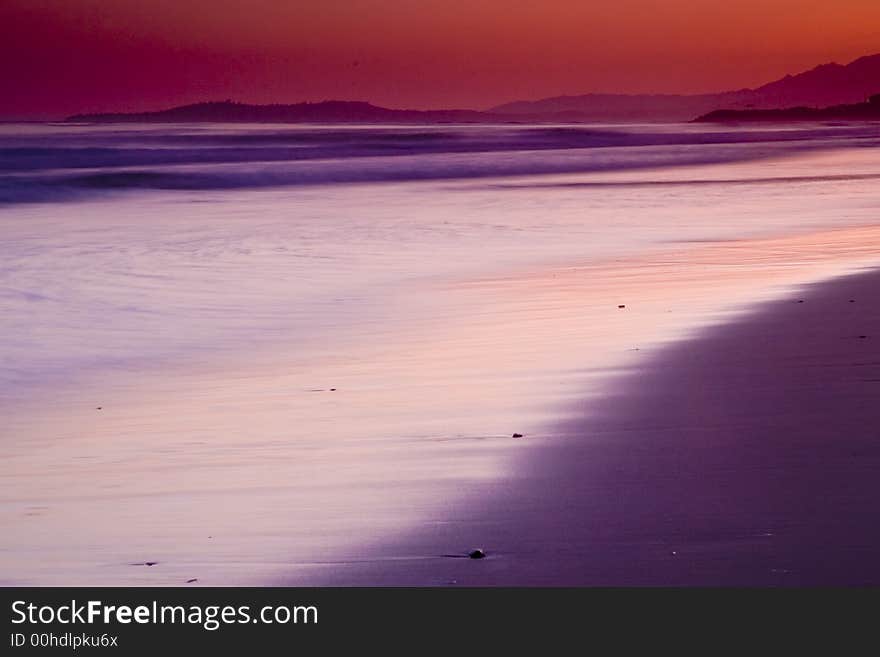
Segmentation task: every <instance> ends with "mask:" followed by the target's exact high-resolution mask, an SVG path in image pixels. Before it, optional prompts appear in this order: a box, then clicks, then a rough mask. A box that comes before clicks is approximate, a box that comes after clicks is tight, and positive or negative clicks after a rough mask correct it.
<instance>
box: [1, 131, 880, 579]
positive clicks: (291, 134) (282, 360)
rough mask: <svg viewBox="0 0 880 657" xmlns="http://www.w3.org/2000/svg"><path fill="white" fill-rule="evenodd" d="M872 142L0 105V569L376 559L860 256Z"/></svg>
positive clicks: (113, 572)
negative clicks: (114, 113) (117, 118)
mask: <svg viewBox="0 0 880 657" xmlns="http://www.w3.org/2000/svg"><path fill="white" fill-rule="evenodd" d="M878 145H880V126H878V125H876V124H841V125H803V124H802V125H793V126H748V127H735V126H712V125H707V124H699V125H694V124H687V125H677V124H676V125H590V126H581V125H564V126H529V125H504V126H459V125H438V126H299V125H293V126H287V125H158V124H157V125H111V124H108V125H77V124H6V125H2V126H0V236H2V237H0V317H2V321H0V417H2V423H0V453H2V455H3V462H4V468H3V472H2V477H0V533H2V534H3V536H4V541H3V545H2V548H0V581H2V583H4V584H37V585H39V584H72V585H76V584H95V585H99V584H117V585H124V584H157V585H177V584H184V583H185V582H187V581H188V580H191V579H197V580H198V583H200V584H214V585H226V584H253V585H261V584H271V583H273V582H276V581H279V579H280V578H287V579H288V580H289V579H290V578H293V579H294V580H295V581H297V582H301V583H306V584H307V583H311V582H314V581H320V579H321V573H322V572H325V571H326V569H327V568H332V567H333V564H334V563H342V562H344V563H350V562H352V561H357V560H359V559H365V558H375V557H374V556H369V557H367V556H365V555H367V554H370V555H373V554H374V551H372V550H368V549H367V548H368V547H370V546H373V547H375V546H376V545H381V543H382V541H383V539H386V538H387V537H389V536H393V535H395V534H396V533H399V532H403V531H413V530H414V528H415V529H417V528H418V527H419V526H420V525H423V524H424V523H431V522H435V521H436V520H435V519H436V518H437V517H438V516H439V512H440V511H442V510H443V509H445V508H447V507H448V505H449V504H450V503H452V502H453V501H456V500H458V501H460V500H462V499H467V498H468V496H469V495H474V494H476V493H477V492H479V494H480V495H485V494H491V491H492V489H493V482H499V481H504V480H505V478H509V477H512V476H515V472H516V468H517V463H518V462H519V461H520V460H521V459H523V458H528V454H529V451H530V450H534V449H540V446H541V444H542V441H551V440H553V439H554V432H553V426H554V425H555V424H556V423H559V422H561V421H563V420H564V419H565V418H566V417H567V416H568V415H569V414H570V413H572V412H573V409H574V408H577V409H579V411H580V409H582V408H583V407H584V405H585V404H586V405H588V404H589V403H591V400H600V399H601V395H602V391H603V389H604V387H605V386H606V385H607V383H608V382H609V381H611V380H613V379H614V377H616V376H618V375H620V374H621V373H623V372H630V371H632V370H633V369H634V368H638V367H639V363H640V362H643V361H644V359H649V358H651V357H652V354H655V353H657V352H658V351H659V350H660V349H662V348H663V346H664V345H668V344H670V343H671V342H675V341H680V340H683V339H686V338H688V337H689V336H692V335H695V334H697V333H699V331H701V330H703V329H704V328H705V327H707V326H712V325H715V324H718V323H722V322H725V321H728V320H729V319H730V318H732V317H736V316H739V315H741V314H743V313H748V312H749V308H751V307H753V306H754V304H756V303H758V302H760V301H767V300H768V299H776V298H780V299H782V298H787V297H788V296H791V295H793V294H796V291H797V289H798V286H800V285H803V284H805V283H808V282H812V281H816V280H822V279H825V278H831V277H834V276H837V275H840V274H844V273H848V272H851V271H855V270H857V269H859V268H862V267H866V266H872V265H876V264H877V263H878V261H880V253H878V252H877V250H876V248H875V247H874V245H876V244H877V243H878V241H877V238H878V236H880V224H878V220H877V208H878V207H880V185H878V184H877V182H878V179H880V151H878V148H877V147H878ZM597 403H598V402H597ZM514 433H520V434H523V437H522V438H513V437H512V436H513V434H514ZM463 521H464V520H463ZM464 547H467V546H464ZM454 549H456V546H438V554H440V553H444V552H446V551H449V550H454ZM433 556H436V555H431V554H428V555H396V554H391V555H388V557H387V558H393V559H397V558H417V559H421V558H432V557H433ZM148 562H149V563H153V564H154V565H150V566H147V565H144V564H146V563H148Z"/></svg>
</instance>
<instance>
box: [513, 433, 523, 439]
mask: <svg viewBox="0 0 880 657" xmlns="http://www.w3.org/2000/svg"><path fill="white" fill-rule="evenodd" d="M522 437H523V435H522V434H521V433H515V434H513V438H522Z"/></svg>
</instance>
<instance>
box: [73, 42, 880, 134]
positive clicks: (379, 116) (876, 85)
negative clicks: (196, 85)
mask: <svg viewBox="0 0 880 657" xmlns="http://www.w3.org/2000/svg"><path fill="white" fill-rule="evenodd" d="M877 92H880V54H877V55H870V56H867V57H861V58H860V59H857V60H855V61H853V62H851V63H849V64H847V65H846V66H841V65H840V64H823V65H822V66H817V67H816V68H814V69H812V70H810V71H806V72H804V73H800V74H798V75H787V76H785V77H784V78H782V79H780V80H776V81H775V82H770V83H768V84H765V85H763V86H761V87H758V88H756V89H740V90H738V91H725V92H721V93H715V94H698V95H690V96H688V95H674V94H666V95H664V94H652V95H625V94H587V95H583V96H557V97H555V98H545V99H543V100H535V101H517V102H513V103H506V104H504V105H499V106H497V107H494V108H492V109H490V110H488V111H485V112H481V111H477V110H462V109H439V110H405V109H404V110H401V109H389V108H387V107H379V106H377V105H372V104H370V103H366V102H359V101H340V100H328V101H323V102H319V103H297V104H294V105H248V104H245V103H236V102H233V101H222V102H209V103H196V104H194V105H184V106H182V107H174V108H172V109H167V110H161V111H157V112H141V113H135V114H126V113H116V114H79V115H76V116H71V117H69V118H68V119H67V120H68V121H81V122H82V121H87V122H102V123H108V122H163V123H173V122H209V121H210V122H255V123H409V124H428V123H569V122H570V123H578V122H589V121H608V122H627V121H690V120H692V119H694V117H698V116H699V117H703V116H705V115H707V114H709V113H711V112H713V111H715V110H774V109H786V108H791V107H806V108H820V107H828V106H834V105H851V104H858V103H862V102H863V101H864V100H865V99H866V98H868V96H870V95H872V94H876V93H877Z"/></svg>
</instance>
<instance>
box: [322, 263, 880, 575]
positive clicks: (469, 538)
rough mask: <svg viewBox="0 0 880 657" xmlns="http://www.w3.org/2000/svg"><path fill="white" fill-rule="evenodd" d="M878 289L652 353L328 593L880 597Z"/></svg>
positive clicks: (845, 282) (815, 291)
mask: <svg viewBox="0 0 880 657" xmlns="http://www.w3.org/2000/svg"><path fill="white" fill-rule="evenodd" d="M878 286H880V272H878V271H877V270H873V271H868V272H865V273H860V274H854V275H850V276H845V277H842V278H838V279H834V280H832V281H829V282H823V283H816V284H811V285H808V286H804V287H802V288H797V289H795V290H792V293H791V294H790V295H787V296H785V297H783V298H780V299H777V300H774V301H772V302H768V303H764V304H761V305H759V306H757V307H755V308H754V309H753V310H752V311H750V312H749V313H748V314H747V315H746V316H744V317H742V318H741V319H738V320H735V321H733V322H730V323H728V324H724V325H721V326H717V327H714V328H711V329H708V330H706V331H705V332H702V333H701V334H700V335H698V336H695V337H694V338H692V339H690V340H686V341H683V342H681V343H676V344H674V345H670V346H669V347H666V348H664V349H661V350H660V351H659V352H658V353H657V354H656V355H654V356H652V357H650V358H649V359H648V360H647V362H646V363H645V364H644V365H640V366H635V367H633V368H632V369H631V371H629V372H627V373H626V374H623V375H621V376H619V377H617V379H616V380H615V382H614V384H613V385H612V386H610V388H611V391H610V392H609V393H608V395H607V396H605V397H603V398H602V399H601V400H597V401H596V402H594V403H591V404H585V405H584V407H583V409H582V417H581V418H580V419H577V418H575V419H573V420H572V421H570V422H567V423H565V424H564V425H562V426H560V427H558V428H557V429H556V430H555V431H554V432H552V433H551V434H549V435H545V436H540V437H523V438H522V440H530V439H535V440H537V442H538V443H539V446H536V447H534V448H533V449H530V450H528V452H527V453H526V454H525V455H523V457H522V459H521V462H520V463H519V464H518V466H517V468H516V469H515V472H516V473H517V475H516V476H514V477H512V478H511V479H509V480H507V481H505V482H503V483H501V484H498V485H495V486H492V487H485V489H483V490H480V491H477V492H476V493H475V494H474V495H472V496H471V497H470V498H469V499H468V500H467V503H466V504H462V505H460V506H458V507H456V508H455V509H454V510H452V511H451V512H447V513H445V514H443V515H440V516H438V517H436V518H433V519H432V522H430V523H426V524H424V525H422V526H421V527H420V528H419V530H418V531H416V532H413V533H412V534H411V535H409V536H407V537H406V538H405V539H404V540H402V541H400V542H394V543H391V544H389V545H387V546H384V550H383V551H384V552H385V554H387V555H390V556H388V557H387V558H382V556H381V552H380V553H379V554H375V555H372V559H371V560H367V561H366V562H365V563H359V564H357V563H356V564H337V565H334V566H333V568H332V569H328V579H327V580H326V582H325V583H336V584H339V583H343V582H344V583H345V584H346V585H352V584H357V585H372V586H387V585H392V586H395V585H407V586H424V585H460V586H492V585H499V584H503V585H510V586H547V585H550V586H877V585H878V583H880V567H878V565H877V560H876V555H877V552H878V549H880V530H878V528H877V523H876V502H877V499H878V497H880V483H878V478H877V472H878V469H880V440H878V435H877V427H878V420H880V418H878V413H880V410H878V405H877V403H876V399H877V386H878V383H880V359H878V354H880V351H878V347H877V343H876V341H877V339H878V335H880V298H878V293H877V290H878V289H880V288H878ZM474 549H480V550H482V551H483V552H484V554H485V555H486V556H485V558H482V559H472V558H468V557H467V556H466V555H468V553H469V552H471V551H472V550H474Z"/></svg>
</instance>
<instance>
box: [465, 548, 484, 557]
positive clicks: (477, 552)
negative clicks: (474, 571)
mask: <svg viewBox="0 0 880 657" xmlns="http://www.w3.org/2000/svg"><path fill="white" fill-rule="evenodd" d="M468 556H469V557H470V558H471V559H482V558H483V557H485V556H486V553H485V552H483V551H482V550H480V549H476V550H471V551H470V552H469V553H468Z"/></svg>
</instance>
